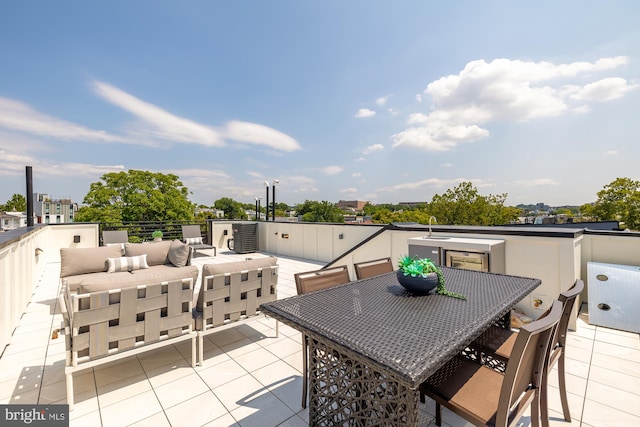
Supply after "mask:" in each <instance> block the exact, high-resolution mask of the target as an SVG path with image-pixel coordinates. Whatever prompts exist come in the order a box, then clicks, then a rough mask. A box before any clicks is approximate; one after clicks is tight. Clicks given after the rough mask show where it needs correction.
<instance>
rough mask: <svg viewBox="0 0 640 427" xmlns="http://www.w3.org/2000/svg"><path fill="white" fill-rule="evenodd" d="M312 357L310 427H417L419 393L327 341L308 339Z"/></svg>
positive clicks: (310, 372)
mask: <svg viewBox="0 0 640 427" xmlns="http://www.w3.org/2000/svg"><path fill="white" fill-rule="evenodd" d="M309 355H310V357H309V361H310V369H309V377H310V378H309V401H310V402H309V425H313V426H345V425H346V426H373V425H380V424H381V422H383V423H384V424H385V425H394V426H417V425H418V416H419V392H418V390H412V389H410V388H408V387H407V386H406V385H404V384H403V383H401V382H399V381H397V380H395V379H394V378H391V377H390V376H389V375H388V374H386V373H384V372H382V370H377V369H373V368H372V367H371V366H369V365H367V363H366V360H365V359H364V358H362V359H360V358H358V357H354V355H347V354H346V353H345V352H344V351H342V350H341V349H340V348H339V347H337V346H334V345H332V344H330V343H328V342H326V341H324V340H322V341H320V340H318V339H315V338H312V337H309Z"/></svg>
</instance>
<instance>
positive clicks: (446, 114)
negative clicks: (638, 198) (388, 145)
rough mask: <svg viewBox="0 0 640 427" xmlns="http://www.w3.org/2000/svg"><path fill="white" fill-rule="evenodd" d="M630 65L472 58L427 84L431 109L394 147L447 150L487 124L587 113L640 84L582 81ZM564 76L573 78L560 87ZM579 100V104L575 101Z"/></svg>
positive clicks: (413, 120)
mask: <svg viewBox="0 0 640 427" xmlns="http://www.w3.org/2000/svg"><path fill="white" fill-rule="evenodd" d="M627 63H628V58H627V57H624V56H618V57H612V58H601V59H599V60H597V61H595V62H593V63H590V62H573V63H569V64H553V63H550V62H544V61H543V62H531V61H519V60H510V59H496V60H493V61H492V62H490V63H487V62H486V61H484V60H477V61H472V62H469V63H468V64H467V65H466V66H465V67H464V69H463V70H462V71H461V72H460V73H459V74H457V75H449V76H445V77H442V78H440V79H438V80H435V81H433V82H431V83H429V84H428V85H427V88H426V89H425V91H424V94H426V95H429V96H431V98H432V101H433V109H432V111H431V112H429V113H422V112H416V113H412V114H410V115H409V116H408V119H407V123H408V124H410V125H418V126H413V127H409V128H407V129H405V130H403V131H401V132H398V133H396V134H395V135H392V140H393V147H401V146H411V147H416V148H421V149H424V150H429V151H444V150H449V149H451V148H453V147H456V146H457V145H459V144H461V143H464V142H472V141H476V140H479V139H483V138H486V137H488V136H489V131H488V130H487V129H485V128H483V126H484V125H485V124H486V123H490V122H494V121H516V122H517V121H528V120H533V119H537V118H544V117H555V116H559V115H562V114H566V113H567V112H569V111H576V112H580V113H584V112H585V111H588V110H587V109H588V105H585V101H610V100H613V99H617V98H620V97H622V96H624V94H626V93H627V92H629V91H632V90H635V89H638V87H640V85H637V84H631V83H629V82H628V81H627V80H625V79H622V78H619V77H607V78H603V79H601V80H597V81H591V82H587V83H581V82H580V80H584V79H588V78H590V77H591V75H592V74H593V73H595V72H605V71H608V70H612V69H615V68H618V67H621V66H624V65H626V64H627ZM563 79H564V80H566V79H573V80H574V82H572V83H571V84H564V85H561V84H560V82H559V80H563ZM416 99H418V100H419V101H420V100H421V97H416ZM575 101H579V102H580V104H579V105H577V106H573V105H571V104H572V102H575Z"/></svg>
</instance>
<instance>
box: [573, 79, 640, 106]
mask: <svg viewBox="0 0 640 427" xmlns="http://www.w3.org/2000/svg"><path fill="white" fill-rule="evenodd" d="M638 87H640V85H637V84H636V85H634V84H629V82H627V80H625V79H623V78H621V77H609V78H606V79H602V80H598V81H597V82H593V83H589V84H586V85H584V87H582V88H581V89H580V90H578V91H577V92H576V93H575V94H574V95H572V96H571V98H572V99H576V100H580V101H611V100H614V99H618V98H622V97H623V96H624V95H625V94H626V93H627V92H630V91H632V90H634V89H637V88H638Z"/></svg>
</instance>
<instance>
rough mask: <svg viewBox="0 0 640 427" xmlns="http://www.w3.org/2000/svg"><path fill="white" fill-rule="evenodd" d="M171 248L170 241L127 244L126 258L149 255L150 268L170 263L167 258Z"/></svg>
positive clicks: (125, 249)
mask: <svg viewBox="0 0 640 427" xmlns="http://www.w3.org/2000/svg"><path fill="white" fill-rule="evenodd" d="M170 247H171V241H170V240H166V241H164V240H163V241H162V242H151V243H127V244H126V245H125V246H124V252H125V255H126V256H138V255H143V254H147V264H149V267H152V266H154V265H162V264H166V263H168V262H169V260H168V258H167V256H168V254H169V248H170Z"/></svg>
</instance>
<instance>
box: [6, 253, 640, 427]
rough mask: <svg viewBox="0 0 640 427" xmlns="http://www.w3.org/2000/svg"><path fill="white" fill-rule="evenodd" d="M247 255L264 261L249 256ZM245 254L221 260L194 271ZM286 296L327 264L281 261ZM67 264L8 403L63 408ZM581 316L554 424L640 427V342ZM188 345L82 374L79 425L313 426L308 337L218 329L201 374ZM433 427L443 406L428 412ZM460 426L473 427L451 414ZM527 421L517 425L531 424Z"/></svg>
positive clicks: (25, 350) (35, 326) (46, 277)
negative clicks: (307, 394) (304, 402)
mask: <svg viewBox="0 0 640 427" xmlns="http://www.w3.org/2000/svg"><path fill="white" fill-rule="evenodd" d="M249 256H263V255H260V254H252V255H249ZM239 257H240V258H242V259H244V258H245V257H246V256H245V255H237V254H235V253H232V252H225V251H221V252H220V253H218V256H216V257H206V256H200V257H198V258H196V259H195V260H194V264H196V265H198V266H200V267H201V266H202V264H204V263H209V262H227V261H232V260H237V259H238V258H239ZM279 265H280V275H279V281H278V296H279V297H280V298H283V297H286V296H290V295H294V294H295V293H296V291H295V284H294V281H293V274H294V273H295V272H298V271H307V270H313V269H316V268H319V266H321V265H322V264H321V263H317V262H314V261H309V260H300V259H293V258H287V257H280V258H279ZM59 268H60V266H59V264H48V265H47V266H46V269H45V272H44V274H43V276H42V278H41V280H40V284H39V286H38V287H37V289H36V291H35V294H34V297H33V300H32V302H31V304H29V306H28V307H27V310H26V313H25V314H24V315H23V317H22V320H21V323H20V325H19V327H18V328H17V329H16V331H15V333H14V335H13V337H12V340H11V344H10V345H9V346H7V347H6V349H5V351H4V353H3V354H2V357H0V402H1V403H15V404H17V403H26V404H31V403H40V404H47V403H65V402H66V389H65V378H64V358H65V354H64V336H62V335H61V336H60V337H59V338H58V339H51V333H52V330H53V329H57V328H59V327H60V315H59V314H55V304H56V296H57V292H58V278H57V277H58V274H59ZM586 320H587V316H586V315H585V314H582V315H581V317H580V318H579V320H578V329H577V331H576V332H571V333H570V334H569V346H568V349H567V356H568V363H567V371H568V373H567V381H568V388H569V391H570V393H569V404H570V409H571V416H572V418H573V421H572V423H571V424H569V423H566V422H564V421H563V420H562V414H561V409H560V403H559V398H558V393H557V382H558V381H557V375H556V376H554V375H555V374H556V372H555V371H554V372H553V374H552V377H551V378H550V383H551V384H550V385H551V387H552V390H551V391H550V397H551V402H550V406H551V417H552V419H551V425H552V426H564V425H572V426H589V427H601V426H615V427H622V426H629V427H631V426H640V340H639V337H638V334H631V333H627V332H622V331H616V330H611V329H606V328H602V327H594V326H591V325H589V324H588V323H587V322H586ZM189 345H190V344H189V343H188V342H182V343H180V344H177V345H172V346H166V347H163V348H161V349H158V350H153V351H150V352H146V353H141V354H139V355H134V356H131V357H128V358H124V359H122V360H119V361H116V362H112V363H108V364H105V365H101V366H99V367H96V368H93V369H87V370H86V371H81V372H78V373H76V374H75V375H74V386H75V400H76V406H75V410H74V411H73V412H72V413H71V423H70V424H71V425H72V426H83V427H84V426H105V427H107V426H109V427H110V426H129V425H134V426H147V425H148V426H153V427H160V426H189V427H191V426H202V425H207V426H261V427H263V426H267V427H268V426H304V425H308V412H307V410H302V409H301V407H300V391H301V386H302V379H301V370H302V368H301V362H302V353H301V344H300V333H299V332H297V331H295V330H293V329H291V328H289V327H287V326H285V325H282V324H281V325H280V336H279V337H278V338H276V337H275V321H274V320H273V319H267V318H264V317H263V316H260V317H257V318H255V319H251V320H249V321H247V322H245V323H236V324H234V325H233V326H231V327H226V328H221V329H220V330H219V332H216V333H212V334H209V335H208V336H206V338H205V363H204V366H199V367H196V368H192V367H191V366H190V363H189V360H190V356H189V350H190V347H189ZM423 411H424V413H423V416H424V425H429V426H431V425H435V424H434V423H433V422H432V419H433V416H432V415H431V414H432V413H433V411H434V405H433V403H432V402H431V403H430V404H429V402H428V403H427V404H426V405H424V406H423ZM444 422H445V423H446V425H448V426H451V427H458V426H467V425H469V424H468V423H465V422H464V421H463V420H462V419H460V418H459V417H457V416H455V415H453V414H451V413H450V412H448V411H446V410H445V411H444ZM529 424H530V420H529V418H528V417H527V416H525V417H523V419H522V420H521V421H520V425H523V426H528V425H529Z"/></svg>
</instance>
